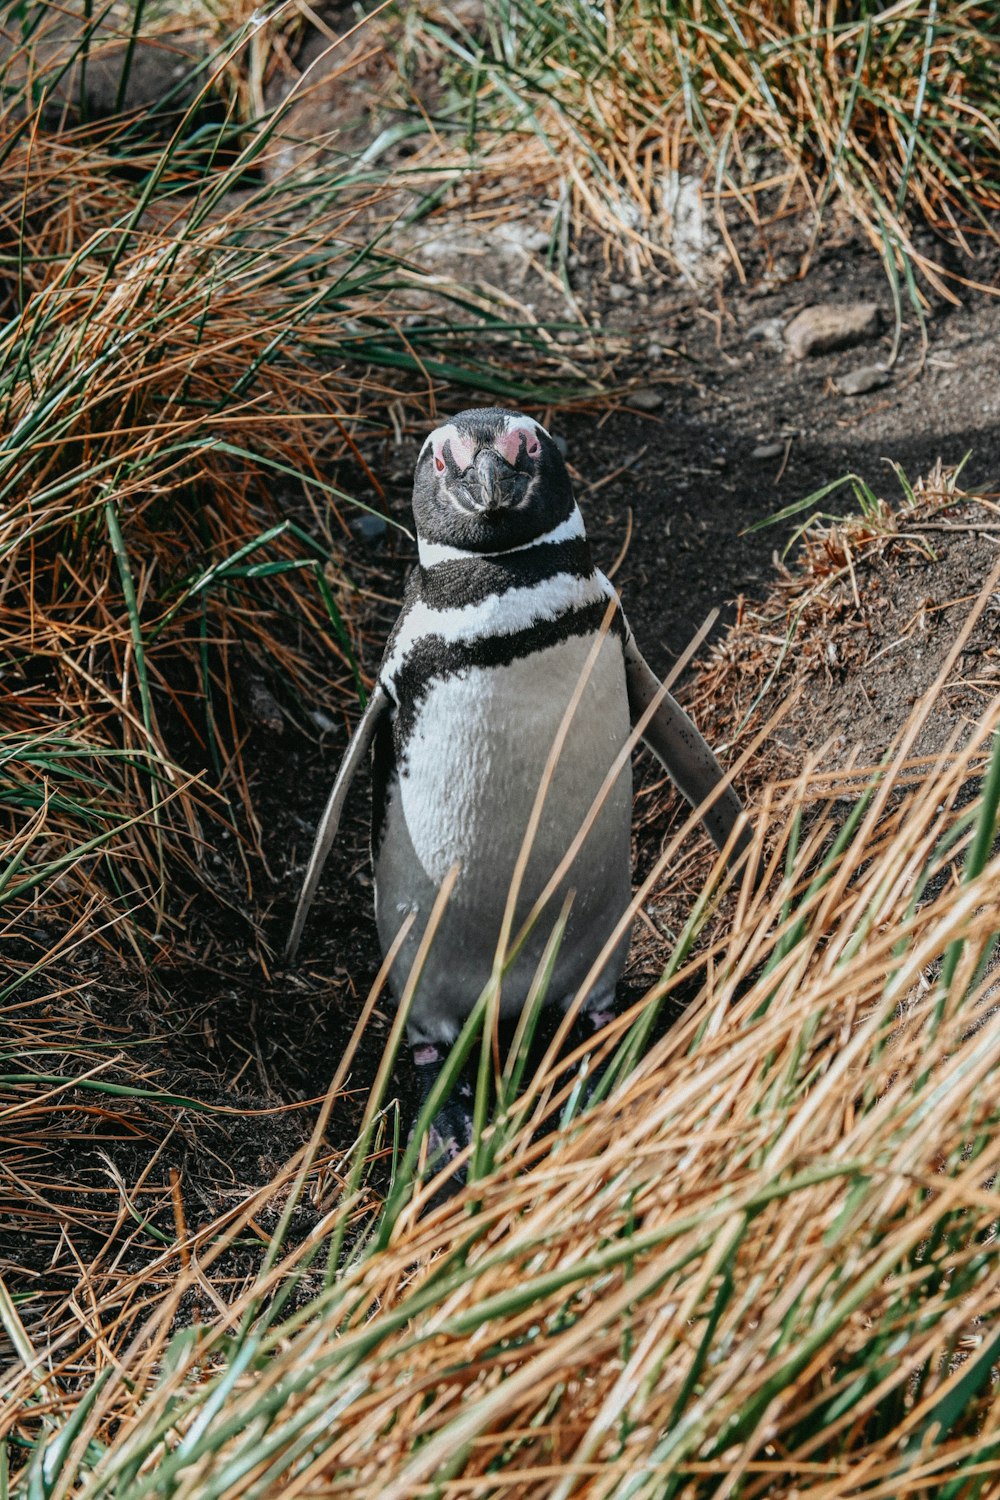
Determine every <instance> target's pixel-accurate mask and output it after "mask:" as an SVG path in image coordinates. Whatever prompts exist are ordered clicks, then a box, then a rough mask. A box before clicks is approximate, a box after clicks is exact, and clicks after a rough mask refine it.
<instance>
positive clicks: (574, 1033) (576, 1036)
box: [568, 1004, 618, 1108]
mask: <svg viewBox="0 0 1000 1500" xmlns="http://www.w3.org/2000/svg"><path fill="white" fill-rule="evenodd" d="M617 1014H618V1012H617V1010H616V1009H615V1008H614V1006H612V1005H607V1004H606V1005H602V1006H601V1007H600V1008H599V1009H597V1008H595V1009H594V1010H583V1011H580V1012H579V1014H578V1015H577V1017H576V1019H575V1020H574V1022H573V1026H572V1029H571V1031H570V1035H569V1042H568V1048H569V1050H570V1051H575V1050H576V1048H577V1047H579V1046H581V1045H585V1044H586V1043H587V1042H589V1041H591V1040H592V1039H593V1038H594V1037H595V1036H596V1035H597V1033H598V1032H599V1031H603V1030H604V1028H605V1026H609V1025H610V1024H611V1022H612V1021H613V1020H614V1019H615V1017H616V1016H617ZM613 1056H614V1054H613V1053H611V1054H610V1055H608V1056H607V1057H604V1058H603V1059H601V1061H599V1062H595V1061H594V1060H593V1058H592V1057H588V1058H586V1059H585V1061H584V1063H583V1064H582V1065H581V1066H582V1067H585V1068H586V1070H587V1071H586V1075H585V1077H584V1081H583V1088H582V1090H581V1097H580V1104H581V1107H582V1108H586V1106H587V1105H588V1104H589V1103H590V1101H591V1099H592V1098H593V1096H594V1094H595V1093H596V1091H597V1087H598V1085H599V1083H600V1082H601V1079H602V1078H603V1077H604V1075H605V1073H606V1072H607V1071H608V1067H609V1065H610V1063H611V1061H612V1058H613Z"/></svg>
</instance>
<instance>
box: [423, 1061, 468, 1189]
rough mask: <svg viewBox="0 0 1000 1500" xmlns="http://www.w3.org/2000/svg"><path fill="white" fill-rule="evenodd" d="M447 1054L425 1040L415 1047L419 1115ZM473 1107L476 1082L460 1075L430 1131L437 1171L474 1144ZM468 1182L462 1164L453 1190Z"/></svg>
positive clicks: (430, 1153) (431, 1153)
mask: <svg viewBox="0 0 1000 1500" xmlns="http://www.w3.org/2000/svg"><path fill="white" fill-rule="evenodd" d="M446 1056H447V1054H446V1053H443V1052H442V1051H441V1049H440V1048H438V1047H435V1046H434V1045H433V1044H431V1043H421V1044H420V1045H419V1046H417V1047H414V1049H413V1064H414V1069H415V1071H416V1075H417V1089H418V1092H419V1099H420V1102H419V1104H418V1106H417V1116H418V1118H419V1116H420V1113H421V1111H422V1109H423V1107H424V1105H425V1104H426V1103H427V1100H428V1099H429V1098H430V1095H431V1090H432V1089H433V1087H434V1085H435V1084H436V1083H437V1081H438V1078H439V1077H440V1075H441V1069H442V1068H443V1066H444V1063H445V1058H446ZM472 1110H473V1088H472V1084H471V1082H470V1081H469V1079H468V1078H464V1077H459V1078H458V1080H457V1081H456V1083H455V1087H454V1088H453V1090H452V1092H451V1094H450V1095H449V1096H448V1098H447V1099H446V1100H445V1101H444V1103H443V1104H442V1105H441V1107H440V1108H439V1110H438V1111H437V1114H436V1115H435V1116H434V1118H433V1119H432V1120H431V1123H430V1125H429V1127H428V1130H427V1162H428V1166H430V1168H431V1169H432V1170H433V1171H437V1170H439V1169H440V1168H441V1167H443V1166H446V1165H447V1163H448V1162H451V1161H454V1160H455V1157H456V1156H458V1154H459V1153H460V1152H461V1151H464V1150H465V1148H466V1146H468V1145H470V1144H471V1142H472V1134H473V1129H474V1127H473V1120H472ZM413 1129H414V1130H415V1129H416V1121H414V1125H413ZM411 1139H412V1131H411ZM464 1182H465V1168H464V1167H462V1168H460V1169H459V1170H458V1171H457V1172H455V1173H453V1174H452V1177H451V1180H450V1182H449V1185H448V1191H449V1193H452V1192H455V1191H457V1190H458V1188H460V1187H461V1186H462V1184H463V1183H464Z"/></svg>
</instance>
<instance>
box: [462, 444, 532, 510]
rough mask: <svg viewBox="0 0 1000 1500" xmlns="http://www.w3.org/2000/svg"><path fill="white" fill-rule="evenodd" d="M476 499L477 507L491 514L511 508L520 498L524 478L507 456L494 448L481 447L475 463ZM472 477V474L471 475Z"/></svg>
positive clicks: (474, 487)
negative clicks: (520, 481)
mask: <svg viewBox="0 0 1000 1500" xmlns="http://www.w3.org/2000/svg"><path fill="white" fill-rule="evenodd" d="M473 469H474V473H475V480H474V486H473V489H474V499H475V504H476V509H477V510H480V511H483V512H484V513H485V514H487V515H490V514H492V513H494V512H496V511H500V510H510V509H511V508H512V507H513V506H514V505H516V504H517V503H518V501H519V500H520V498H521V496H520V491H521V490H522V489H523V487H524V486H523V485H521V484H519V483H518V480H519V479H521V478H522V476H521V475H520V474H518V472H517V470H516V469H515V468H513V467H512V466H511V465H510V464H509V463H508V462H507V460H506V459H505V458H501V456H500V454H499V453H497V452H496V450H495V449H493V448H481V449H480V451H479V452H478V453H477V454H476V459H475V463H474V465H473ZM470 477H472V476H470Z"/></svg>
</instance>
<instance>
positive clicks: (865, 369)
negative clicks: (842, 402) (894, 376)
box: [833, 365, 889, 396]
mask: <svg viewBox="0 0 1000 1500" xmlns="http://www.w3.org/2000/svg"><path fill="white" fill-rule="evenodd" d="M833 383H834V385H835V386H836V388H837V390H838V391H839V392H840V394H841V395H842V396H863V395H864V394H865V392H866V391H877V390H878V389H879V387H880V386H883V385H888V384H889V372H888V371H887V370H883V368H882V366H881V365H859V366H858V368H857V369H856V370H845V371H844V373H843V375H835V376H834V378H833Z"/></svg>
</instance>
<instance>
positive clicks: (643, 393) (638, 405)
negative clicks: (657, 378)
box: [627, 385, 663, 411]
mask: <svg viewBox="0 0 1000 1500" xmlns="http://www.w3.org/2000/svg"><path fill="white" fill-rule="evenodd" d="M627 405H629V406H632V407H634V408H635V409H636V410H637V411H659V409H660V407H661V406H662V405H663V392H662V391H658V390H657V389H656V387H655V386H652V385H641V386H640V387H639V389H638V390H637V391H629V395H628V402H627Z"/></svg>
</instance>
